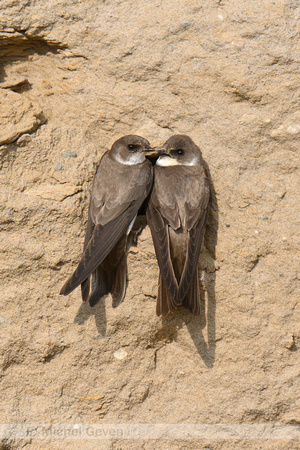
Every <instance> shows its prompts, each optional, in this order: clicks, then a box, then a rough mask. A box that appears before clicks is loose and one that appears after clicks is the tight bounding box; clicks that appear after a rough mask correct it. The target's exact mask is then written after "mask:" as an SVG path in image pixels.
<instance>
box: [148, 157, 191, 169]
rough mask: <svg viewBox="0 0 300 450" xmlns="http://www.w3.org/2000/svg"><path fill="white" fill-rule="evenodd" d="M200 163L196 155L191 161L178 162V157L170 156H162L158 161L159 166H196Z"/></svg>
mask: <svg viewBox="0 0 300 450" xmlns="http://www.w3.org/2000/svg"><path fill="white" fill-rule="evenodd" d="M197 163H198V158H197V157H196V156H195V157H194V158H193V159H192V160H191V161H190V162H178V160H177V159H175V158H171V157H170V156H160V157H159V158H158V160H157V161H156V165H157V166H161V167H169V166H195V165H196V164H197Z"/></svg>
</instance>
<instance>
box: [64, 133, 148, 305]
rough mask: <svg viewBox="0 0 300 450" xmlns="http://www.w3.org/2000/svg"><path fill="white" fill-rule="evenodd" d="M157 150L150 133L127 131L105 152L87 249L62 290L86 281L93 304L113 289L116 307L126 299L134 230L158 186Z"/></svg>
mask: <svg viewBox="0 0 300 450" xmlns="http://www.w3.org/2000/svg"><path fill="white" fill-rule="evenodd" d="M153 154H155V150H154V149H153V148H152V147H151V146H150V143H149V142H148V141H147V140H146V139H144V138H143V137H141V136H136V135H126V136H123V137H121V138H120V139H118V140H116V141H115V142H114V144H113V145H112V147H111V149H110V150H108V151H107V152H105V153H104V155H103V156H102V158H101V160H100V163H99V167H98V169H97V172H96V175H95V177H94V181H93V186H92V191H91V198H90V205H89V211H88V220H87V226H86V233H85V239H84V246H83V255H82V257H81V260H80V262H79V264H78V266H77V268H76V270H75V271H74V273H73V274H72V275H71V276H70V277H69V278H68V280H67V281H66V282H65V284H64V285H63V287H62V288H61V290H60V294H62V295H68V294H70V292H72V291H73V290H74V289H75V288H76V287H78V286H79V285H81V296H82V300H83V301H84V302H86V301H88V302H89V304H90V306H94V305H95V304H96V303H97V302H98V301H99V300H100V299H101V297H103V296H104V295H107V294H108V293H110V294H111V297H112V306H113V307H114V308H115V307H117V306H118V305H119V304H120V303H121V302H122V301H123V299H124V297H125V293H126V284H127V260H126V247H127V240H128V235H129V233H130V231H131V229H132V226H133V224H134V221H135V219H136V217H137V214H138V211H139V209H140V208H141V206H142V204H143V202H144V201H145V199H146V198H147V196H148V194H149V192H150V190H151V187H152V183H153V164H152V162H150V160H148V157H151V155H153ZM91 275H92V283H91V280H90V278H91ZM91 284H92V286H91ZM90 291H91V292H90Z"/></svg>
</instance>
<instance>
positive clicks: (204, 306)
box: [157, 162, 219, 368]
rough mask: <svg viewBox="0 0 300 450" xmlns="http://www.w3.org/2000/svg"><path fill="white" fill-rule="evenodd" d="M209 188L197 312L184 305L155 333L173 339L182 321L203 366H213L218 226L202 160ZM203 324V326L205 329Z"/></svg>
mask: <svg viewBox="0 0 300 450" xmlns="http://www.w3.org/2000/svg"><path fill="white" fill-rule="evenodd" d="M204 165H205V169H206V172H207V176H208V179H209V183H210V189H211V202H210V208H209V213H208V220H207V225H206V231H205V237H204V248H205V250H204V251H202V252H201V255H200V272H202V273H201V275H202V281H201V285H202V288H201V289H200V316H193V315H192V314H191V313H190V312H189V311H187V310H186V309H184V308H178V310H176V311H175V313H173V314H169V315H168V316H167V317H165V318H163V319H162V327H161V329H160V330H159V331H158V334H157V336H159V337H161V336H163V337H164V338H170V339H171V340H173V339H174V340H176V337H177V334H178V331H179V330H180V329H181V328H182V327H183V326H184V325H186V327H187V329H188V331H189V333H190V336H191V338H192V340H193V343H194V345H195V347H196V349H197V351H198V353H199V355H200V356H201V358H202V360H203V362H204V364H205V365H206V367H209V368H211V367H213V365H214V361H215V353H216V293H215V285H216V270H215V259H216V245H217V236H218V227H219V210H218V202H217V197H216V192H215V189H214V184H213V181H212V178H211V174H210V171H209V168H208V165H207V163H206V162H204ZM205 328H206V330H205Z"/></svg>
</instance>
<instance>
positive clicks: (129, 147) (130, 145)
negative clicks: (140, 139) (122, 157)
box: [127, 144, 137, 152]
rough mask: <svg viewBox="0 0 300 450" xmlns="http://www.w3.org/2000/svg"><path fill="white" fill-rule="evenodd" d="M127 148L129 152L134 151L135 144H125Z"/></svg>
mask: <svg viewBox="0 0 300 450" xmlns="http://www.w3.org/2000/svg"><path fill="white" fill-rule="evenodd" d="M127 148H128V150H130V151H131V152H135V151H136V149H137V145H134V144H128V146H127Z"/></svg>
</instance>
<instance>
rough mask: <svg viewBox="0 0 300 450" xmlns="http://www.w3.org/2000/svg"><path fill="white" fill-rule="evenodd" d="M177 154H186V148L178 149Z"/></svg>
mask: <svg viewBox="0 0 300 450" xmlns="http://www.w3.org/2000/svg"><path fill="white" fill-rule="evenodd" d="M176 153H177V155H184V150H182V148H179V149H178V150H176Z"/></svg>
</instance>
